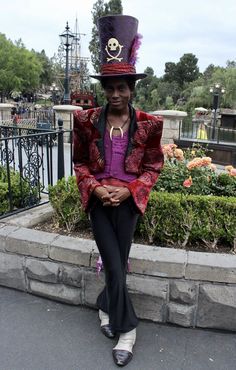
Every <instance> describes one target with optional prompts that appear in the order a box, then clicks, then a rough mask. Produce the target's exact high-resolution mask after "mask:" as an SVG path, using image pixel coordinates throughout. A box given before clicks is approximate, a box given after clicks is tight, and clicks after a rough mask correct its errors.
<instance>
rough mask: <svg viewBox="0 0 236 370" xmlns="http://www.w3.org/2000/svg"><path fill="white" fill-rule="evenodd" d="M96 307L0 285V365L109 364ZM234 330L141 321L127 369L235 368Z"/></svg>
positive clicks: (97, 367)
mask: <svg viewBox="0 0 236 370" xmlns="http://www.w3.org/2000/svg"><path fill="white" fill-rule="evenodd" d="M98 325H99V324H98V318H97V312H96V311H95V310H91V309H88V308H84V307H76V306H70V305H65V304H61V303H57V302H53V301H50V300H47V299H44V298H40V297H36V296H33V295H29V294H26V293H22V292H18V291H15V290H13V289H8V288H3V287H0V370H112V369H117V367H116V366H115V365H114V364H113V360H112V356H111V350H112V347H113V346H114V344H115V341H111V340H109V339H107V338H105V337H104V336H103V335H102V334H101V333H100V330H98ZM235 364H236V335H235V333H231V332H220V331H209V330H199V329H185V328H180V327H174V326H168V325H158V324H154V323H149V322H145V321H142V322H141V323H140V325H139V327H138V341H137V344H136V347H135V356H134V359H133V361H132V362H131V363H130V364H129V365H128V366H127V367H126V368H125V369H127V370H210V369H211V370H213V369H214V370H235Z"/></svg>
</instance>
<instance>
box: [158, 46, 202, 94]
mask: <svg viewBox="0 0 236 370" xmlns="http://www.w3.org/2000/svg"><path fill="white" fill-rule="evenodd" d="M197 62H198V59H197V58H196V56H195V55H194V54H192V53H188V54H184V55H183V56H182V57H181V58H180V60H179V62H178V63H173V62H167V63H166V64H165V74H164V81H167V82H173V81H176V82H177V83H178V84H179V86H180V87H181V88H183V86H184V84H185V83H188V82H191V81H195V80H196V79H197V78H198V77H199V68H198V66H197Z"/></svg>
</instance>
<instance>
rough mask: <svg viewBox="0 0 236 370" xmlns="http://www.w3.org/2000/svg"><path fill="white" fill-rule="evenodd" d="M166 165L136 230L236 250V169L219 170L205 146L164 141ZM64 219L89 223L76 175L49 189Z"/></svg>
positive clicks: (72, 226) (156, 239) (155, 240)
mask: <svg viewBox="0 0 236 370" xmlns="http://www.w3.org/2000/svg"><path fill="white" fill-rule="evenodd" d="M163 151H164V153H165V165H164V168H163V171H162V173H161V175H160V177H159V180H158V182H157V184H156V185H155V187H154V189H153V191H152V192H151V195H150V200H149V203H148V207H147V210H146V212H145V215H144V216H143V217H142V218H140V220H139V223H138V227H137V231H136V236H139V237H140V236H142V240H143V241H146V242H148V243H149V244H155V245H160V244H161V245H165V246H175V247H179V248H190V247H191V249H194V247H196V248H197V249H199V246H200V247H201V248H203V249H207V250H211V251H217V250H218V248H219V247H220V248H221V249H222V248H224V247H225V248H227V249H231V250H232V251H233V250H234V244H235V242H234V241H235V238H236V170H235V169H234V168H233V167H232V166H227V167H226V171H225V172H224V173H220V174H219V173H217V172H216V168H215V166H214V165H213V164H212V163H211V158H209V157H206V156H205V152H204V150H203V149H202V148H201V147H194V148H191V149H187V150H186V151H182V150H181V149H178V148H177V147H176V145H175V144H169V145H164V146H163ZM49 198H50V202H51V204H52V206H53V208H54V210H55V212H56V218H57V222H58V224H59V225H61V226H62V227H66V229H67V230H68V231H72V230H78V229H80V228H81V229H83V228H84V227H85V226H87V224H88V220H87V217H86V215H85V213H84V212H83V210H82V207H81V203H80V195H79V192H78V189H77V185H76V180H75V177H74V176H72V177H70V178H69V179H68V180H65V179H62V180H60V181H58V183H57V185H55V186H53V187H50V189H49Z"/></svg>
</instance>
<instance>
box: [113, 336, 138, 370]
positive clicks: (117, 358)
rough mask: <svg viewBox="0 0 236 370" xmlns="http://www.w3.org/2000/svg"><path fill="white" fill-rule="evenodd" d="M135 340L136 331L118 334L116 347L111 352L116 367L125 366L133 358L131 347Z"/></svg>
mask: <svg viewBox="0 0 236 370" xmlns="http://www.w3.org/2000/svg"><path fill="white" fill-rule="evenodd" d="M135 340H136V329H133V330H131V331H129V332H128V333H122V334H120V338H119V341H118V343H117V345H116V346H115V347H114V348H113V350H112V355H113V359H114V362H115V364H116V365H118V366H126V365H127V364H128V363H129V362H130V361H131V360H132V358H133V346H134V343H135Z"/></svg>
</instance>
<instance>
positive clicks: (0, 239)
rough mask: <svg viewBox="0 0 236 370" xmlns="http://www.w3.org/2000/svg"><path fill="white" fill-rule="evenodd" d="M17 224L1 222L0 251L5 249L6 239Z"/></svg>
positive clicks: (15, 228) (16, 227)
mask: <svg viewBox="0 0 236 370" xmlns="http://www.w3.org/2000/svg"><path fill="white" fill-rule="evenodd" d="M17 229H18V226H12V225H6V224H1V227H0V251H3V252H4V251H5V250H6V239H7V236H8V235H10V234H11V233H12V232H13V231H15V230H17Z"/></svg>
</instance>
